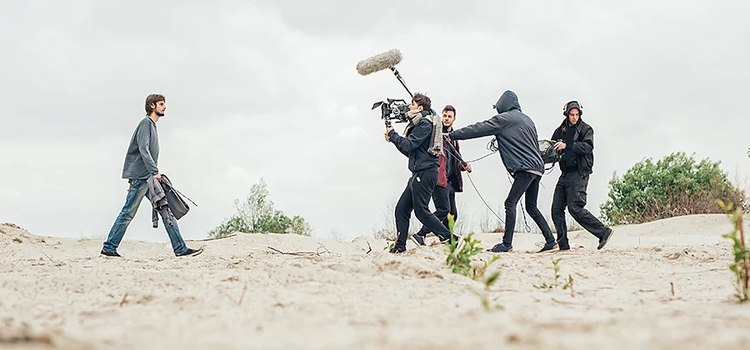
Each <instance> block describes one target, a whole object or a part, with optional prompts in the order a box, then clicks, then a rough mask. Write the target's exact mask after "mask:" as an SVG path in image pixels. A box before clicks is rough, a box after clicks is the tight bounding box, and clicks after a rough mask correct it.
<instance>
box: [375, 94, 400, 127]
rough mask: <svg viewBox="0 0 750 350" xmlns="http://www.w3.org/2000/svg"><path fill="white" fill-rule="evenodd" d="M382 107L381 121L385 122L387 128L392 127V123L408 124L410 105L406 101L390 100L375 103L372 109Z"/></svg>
mask: <svg viewBox="0 0 750 350" xmlns="http://www.w3.org/2000/svg"><path fill="white" fill-rule="evenodd" d="M378 107H380V119H383V120H384V121H385V126H386V127H390V126H391V121H394V122H395V123H406V122H408V121H409V120H408V119H406V113H407V112H409V104H408V103H406V101H405V100H404V99H394V98H388V99H386V100H385V101H380V102H375V103H374V104H373V105H372V109H375V108H378Z"/></svg>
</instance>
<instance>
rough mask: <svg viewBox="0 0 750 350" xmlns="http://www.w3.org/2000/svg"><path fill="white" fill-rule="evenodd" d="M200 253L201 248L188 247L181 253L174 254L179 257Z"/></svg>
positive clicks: (201, 251)
mask: <svg viewBox="0 0 750 350" xmlns="http://www.w3.org/2000/svg"><path fill="white" fill-rule="evenodd" d="M200 253H203V248H201V249H193V248H188V249H187V250H186V251H184V252H183V253H181V254H175V256H179V257H183V256H196V255H199V254H200Z"/></svg>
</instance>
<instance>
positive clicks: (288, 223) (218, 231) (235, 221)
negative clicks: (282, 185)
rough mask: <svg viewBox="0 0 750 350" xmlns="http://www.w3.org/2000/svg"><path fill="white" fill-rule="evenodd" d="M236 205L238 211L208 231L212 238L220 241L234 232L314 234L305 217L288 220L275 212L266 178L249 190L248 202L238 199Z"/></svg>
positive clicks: (279, 212) (283, 215)
mask: <svg viewBox="0 0 750 350" xmlns="http://www.w3.org/2000/svg"><path fill="white" fill-rule="evenodd" d="M234 206H235V208H237V212H236V213H235V214H234V215H233V216H232V217H230V218H228V219H226V220H224V222H222V223H221V225H219V226H217V227H216V228H214V229H213V230H211V231H209V232H208V237H209V238H221V237H225V236H228V235H230V234H232V233H234V232H243V233H293V234H298V235H302V236H310V235H311V234H312V228H311V227H310V224H308V223H307V221H306V220H305V219H304V218H303V217H301V216H299V215H297V216H294V217H292V218H289V217H288V216H286V215H285V214H284V212H282V211H280V210H276V208H275V207H274V204H273V202H272V201H271V200H270V199H269V193H268V186H267V185H266V183H265V181H263V179H261V180H260V182H259V183H257V184H254V185H253V186H252V187H251V188H250V194H249V195H248V196H247V199H245V202H240V201H239V200H235V201H234Z"/></svg>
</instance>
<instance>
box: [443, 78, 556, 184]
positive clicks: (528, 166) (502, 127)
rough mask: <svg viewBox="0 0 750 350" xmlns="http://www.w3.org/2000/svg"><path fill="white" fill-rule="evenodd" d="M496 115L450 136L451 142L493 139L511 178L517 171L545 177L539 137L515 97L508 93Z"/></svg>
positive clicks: (501, 100) (502, 98)
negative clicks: (491, 137) (489, 137)
mask: <svg viewBox="0 0 750 350" xmlns="http://www.w3.org/2000/svg"><path fill="white" fill-rule="evenodd" d="M495 109H496V110H497V113H498V114H497V115H496V116H494V117H492V118H490V119H487V120H485V121H481V122H478V123H475V124H472V125H469V126H466V127H463V128H460V129H458V130H454V131H453V132H451V133H450V134H449V136H450V138H451V139H453V140H468V139H475V138H478V137H483V136H490V135H495V138H496V139H497V141H498V145H499V148H500V157H501V159H502V160H503V164H504V165H505V168H506V169H507V170H508V172H510V173H511V174H515V173H516V172H519V171H526V172H534V173H538V174H540V175H541V174H543V173H544V162H543V161H542V156H541V155H540V154H539V137H538V136H537V132H536V126H535V125H534V122H533V121H532V120H531V118H529V116H527V115H526V114H523V113H522V112H521V105H520V104H519V103H518V97H517V96H516V94H515V93H514V92H513V91H510V90H507V91H505V92H504V93H503V95H502V96H500V99H498V100H497V103H496V104H495Z"/></svg>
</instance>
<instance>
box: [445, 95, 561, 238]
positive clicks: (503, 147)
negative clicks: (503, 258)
mask: <svg viewBox="0 0 750 350" xmlns="http://www.w3.org/2000/svg"><path fill="white" fill-rule="evenodd" d="M493 107H494V108H495V110H497V113H498V114H497V115H495V116H494V117H492V118H490V119H487V120H485V121H481V122H478V123H475V124H473V125H469V126H466V127H463V128H460V129H458V130H454V131H452V132H450V133H449V134H448V138H449V139H451V140H468V139H475V138H479V137H484V136H490V135H494V136H495V138H496V139H497V143H498V147H499V150H500V157H501V158H502V161H503V164H504V165H505V169H506V170H507V171H508V172H509V173H510V174H511V176H513V178H514V181H513V185H512V186H511V188H510V193H508V197H507V199H506V200H505V233H504V234H503V241H502V242H501V243H498V244H496V245H495V246H494V247H492V249H489V251H491V252H495V253H500V252H512V251H513V232H514V230H515V224H516V206H517V205H518V201H519V200H520V199H521V196H522V195H525V197H526V211H527V212H528V213H529V216H531V218H532V219H534V222H535V223H536V225H537V226H538V227H539V229H540V230H541V231H542V235H543V236H544V239H545V245H544V247H542V249H541V250H540V252H543V251H549V250H552V249H556V248H557V247H558V246H557V242H556V241H555V238H554V236H552V230H551V229H550V227H549V225H548V224H547V220H545V219H544V216H543V215H542V213H541V212H540V211H539V208H537V198H538V196H539V182H540V180H541V179H542V175H544V162H543V161H542V156H541V155H540V153H539V143H538V142H539V141H538V136H537V131H536V126H535V125H534V122H533V121H532V120H531V118H529V116H527V115H526V114H524V113H523V112H521V105H520V104H519V103H518V97H517V96H516V94H515V93H514V92H513V91H510V90H507V91H505V92H504V93H503V95H502V96H500V99H498V100H497V103H496V104H495V105H494V106H493Z"/></svg>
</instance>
